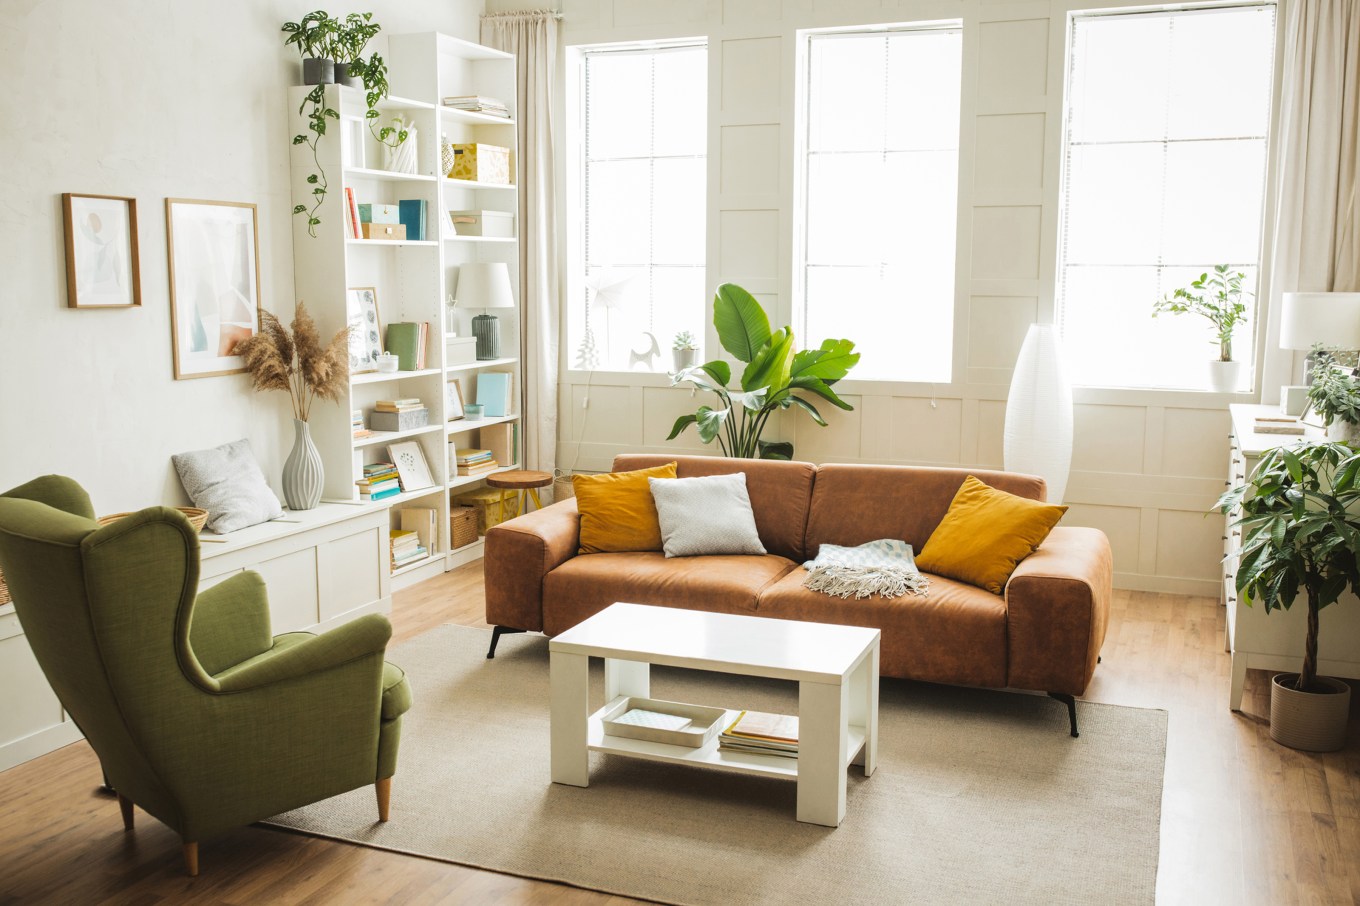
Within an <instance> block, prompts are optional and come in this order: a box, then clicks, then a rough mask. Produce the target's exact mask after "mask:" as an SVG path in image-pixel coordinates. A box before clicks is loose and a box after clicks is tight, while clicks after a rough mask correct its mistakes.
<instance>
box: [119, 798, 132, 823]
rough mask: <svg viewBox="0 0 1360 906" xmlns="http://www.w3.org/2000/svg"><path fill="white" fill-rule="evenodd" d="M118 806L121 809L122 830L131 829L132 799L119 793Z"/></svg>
mask: <svg viewBox="0 0 1360 906" xmlns="http://www.w3.org/2000/svg"><path fill="white" fill-rule="evenodd" d="M118 807H119V808H120V809H122V810H123V830H132V800H131V799H129V798H128V797H126V796H124V795H123V794H122V793H119V794H118Z"/></svg>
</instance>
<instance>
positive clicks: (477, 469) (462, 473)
mask: <svg viewBox="0 0 1360 906" xmlns="http://www.w3.org/2000/svg"><path fill="white" fill-rule="evenodd" d="M499 468H500V463H498V462H496V460H494V459H489V460H487V461H486V462H482V463H478V464H477V465H475V466H459V467H458V476H459V477H460V478H471V477H472V476H473V475H485V474H487V473H488V472H494V471H496V470H497V469H499Z"/></svg>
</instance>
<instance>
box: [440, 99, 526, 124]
mask: <svg viewBox="0 0 1360 906" xmlns="http://www.w3.org/2000/svg"><path fill="white" fill-rule="evenodd" d="M444 106H445V107H452V108H453V109H454V110H466V111H468V112H469V113H485V114H486V115H487V116H500V117H504V118H505V119H507V120H508V119H510V108H509V107H506V106H505V102H504V101H498V100H496V99H495V98H489V97H483V96H482V95H480V94H468V95H461V96H459V97H447V98H444Z"/></svg>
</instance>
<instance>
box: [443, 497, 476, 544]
mask: <svg viewBox="0 0 1360 906" xmlns="http://www.w3.org/2000/svg"><path fill="white" fill-rule="evenodd" d="M476 540H477V510H476V509H474V508H473V507H470V506H455V507H449V547H451V548H452V549H453V550H458V548H460V547H466V546H468V545H469V544H471V543H472V542H474V541H476Z"/></svg>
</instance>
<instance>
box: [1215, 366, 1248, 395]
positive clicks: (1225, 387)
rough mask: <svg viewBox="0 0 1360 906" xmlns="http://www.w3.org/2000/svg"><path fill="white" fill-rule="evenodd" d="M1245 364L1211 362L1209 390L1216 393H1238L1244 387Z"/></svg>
mask: <svg viewBox="0 0 1360 906" xmlns="http://www.w3.org/2000/svg"><path fill="white" fill-rule="evenodd" d="M1243 364H1244V363H1243V362H1210V363H1209V388H1210V389H1211V390H1213V391H1214V392H1215V393H1236V392H1237V390H1238V388H1239V387H1241V386H1242V366H1243Z"/></svg>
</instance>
